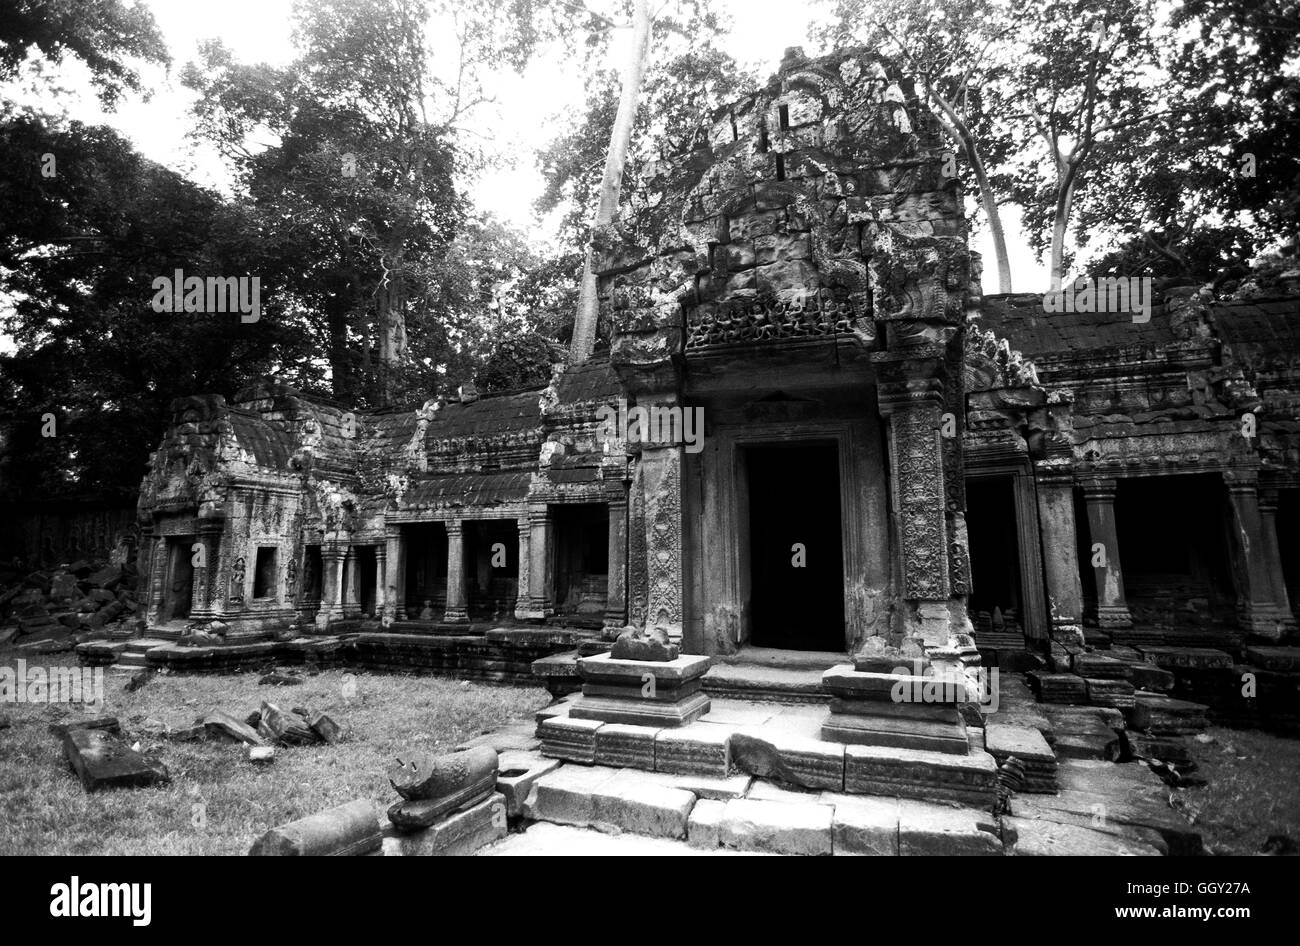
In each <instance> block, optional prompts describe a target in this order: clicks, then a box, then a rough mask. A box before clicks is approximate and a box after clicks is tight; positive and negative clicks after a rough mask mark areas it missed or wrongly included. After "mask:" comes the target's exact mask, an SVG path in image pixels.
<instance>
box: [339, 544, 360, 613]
mask: <svg viewBox="0 0 1300 946" xmlns="http://www.w3.org/2000/svg"><path fill="white" fill-rule="evenodd" d="M360 563H361V556H360V555H358V554H357V549H356V546H353V545H349V546H348V550H347V553H346V554H345V555H344V557H343V585H342V593H341V595H340V598H339V602H340V604H341V605H342V607H343V614H344V615H345V616H346V617H355V616H356V615H358V614H360V613H361V568H360V567H359V566H360Z"/></svg>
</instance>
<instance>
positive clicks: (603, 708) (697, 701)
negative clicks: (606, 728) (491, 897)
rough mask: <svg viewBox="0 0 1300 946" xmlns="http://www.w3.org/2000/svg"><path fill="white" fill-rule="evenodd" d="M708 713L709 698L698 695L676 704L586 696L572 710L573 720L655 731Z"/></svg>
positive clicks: (684, 723) (576, 702) (575, 702)
mask: <svg viewBox="0 0 1300 946" xmlns="http://www.w3.org/2000/svg"><path fill="white" fill-rule="evenodd" d="M708 711H709V698H708V697H707V696H705V695H704V694H703V693H695V694H693V695H691V696H688V697H685V698H684V699H681V700H677V701H674V702H671V703H669V702H661V701H656V700H642V699H638V698H632V699H620V698H610V697H604V696H585V695H584V696H583V697H582V698H581V699H579V700H575V701H574V702H573V705H572V706H571V707H570V709H569V718H570V719H573V720H580V719H591V720H600V721H602V722H607V723H626V724H628V725H632V726H650V727H654V728H661V727H669V726H685V725H687V724H688V723H693V722H694V721H695V720H697V719H699V718H700V717H701V716H703V715H704V714H705V713H707V712H708Z"/></svg>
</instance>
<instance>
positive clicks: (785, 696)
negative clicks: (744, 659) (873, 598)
mask: <svg viewBox="0 0 1300 946" xmlns="http://www.w3.org/2000/svg"><path fill="white" fill-rule="evenodd" d="M843 659H844V658H843V656H842V655H840V656H839V660H840V661H841V662H842V661H843ZM826 669H828V668H826V667H823V668H821V669H817V668H815V667H805V668H790V667H775V666H765V665H762V664H753V663H718V664H714V665H713V666H712V667H710V668H709V672H708V673H706V674H705V675H704V692H705V693H707V694H709V696H718V697H733V698H736V699H744V700H753V701H759V702H764V701H766V702H776V703H825V702H827V701H828V700H829V699H830V694H828V693H826V692H825V691H824V690H823V689H822V673H823V672H824V671H825V670H826Z"/></svg>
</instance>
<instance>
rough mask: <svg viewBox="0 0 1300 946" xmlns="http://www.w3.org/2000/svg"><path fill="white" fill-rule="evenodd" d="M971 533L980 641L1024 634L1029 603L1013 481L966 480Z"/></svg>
mask: <svg viewBox="0 0 1300 946" xmlns="http://www.w3.org/2000/svg"><path fill="white" fill-rule="evenodd" d="M966 529H967V533H968V535H969V539H970V565H971V592H970V604H969V611H970V615H971V621H972V623H973V624H974V627H975V633H976V638H977V639H978V637H979V635H981V634H989V633H1004V632H1006V633H1022V626H1023V622H1024V618H1023V616H1022V614H1023V610H1024V603H1023V601H1022V598H1021V587H1020V544H1019V540H1018V537H1017V534H1016V499H1015V483H1014V482H1013V479H1012V477H1010V476H991V477H980V478H975V477H972V478H970V479H968V480H967V481H966Z"/></svg>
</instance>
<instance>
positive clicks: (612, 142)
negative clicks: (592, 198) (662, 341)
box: [569, 0, 650, 365]
mask: <svg viewBox="0 0 1300 946" xmlns="http://www.w3.org/2000/svg"><path fill="white" fill-rule="evenodd" d="M649 55H650V7H649V0H635V2H634V5H633V13H632V45H631V49H630V50H629V51H628V58H627V60H626V61H625V62H624V64H623V88H622V90H621V94H620V97H619V102H618V114H617V116H616V117H615V118H614V129H613V131H612V132H611V133H610V136H609V151H608V153H607V154H606V155H605V177H604V179H603V180H602V181H601V185H600V206H599V208H598V209H597V211H596V228H600V227H603V226H607V225H608V224H609V223H610V222H611V221H612V220H613V219H614V212H615V211H616V210H618V200H619V196H620V194H621V193H622V191H623V168H624V166H625V165H626V163H627V149H628V145H629V143H630V142H631V140H632V125H633V123H634V122H635V121H636V106H637V99H638V98H639V97H640V94H641V81H642V79H643V78H644V77H645V70H646V60H647V59H648V58H649ZM593 261H594V260H593V250H592V247H591V246H588V247H587V254H586V261H585V262H584V264H583V267H582V286H581V289H580V291H579V295H578V312H577V316H576V317H575V319H574V322H573V340H572V341H571V342H570V343H569V363H570V364H574V365H579V364H582V363H583V362H584V361H586V360H587V359H588V358H589V357H590V356H591V350H592V348H593V347H594V346H595V344H596V320H597V313H598V303H597V299H596V273H595V271H594V270H593V268H592V266H593Z"/></svg>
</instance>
